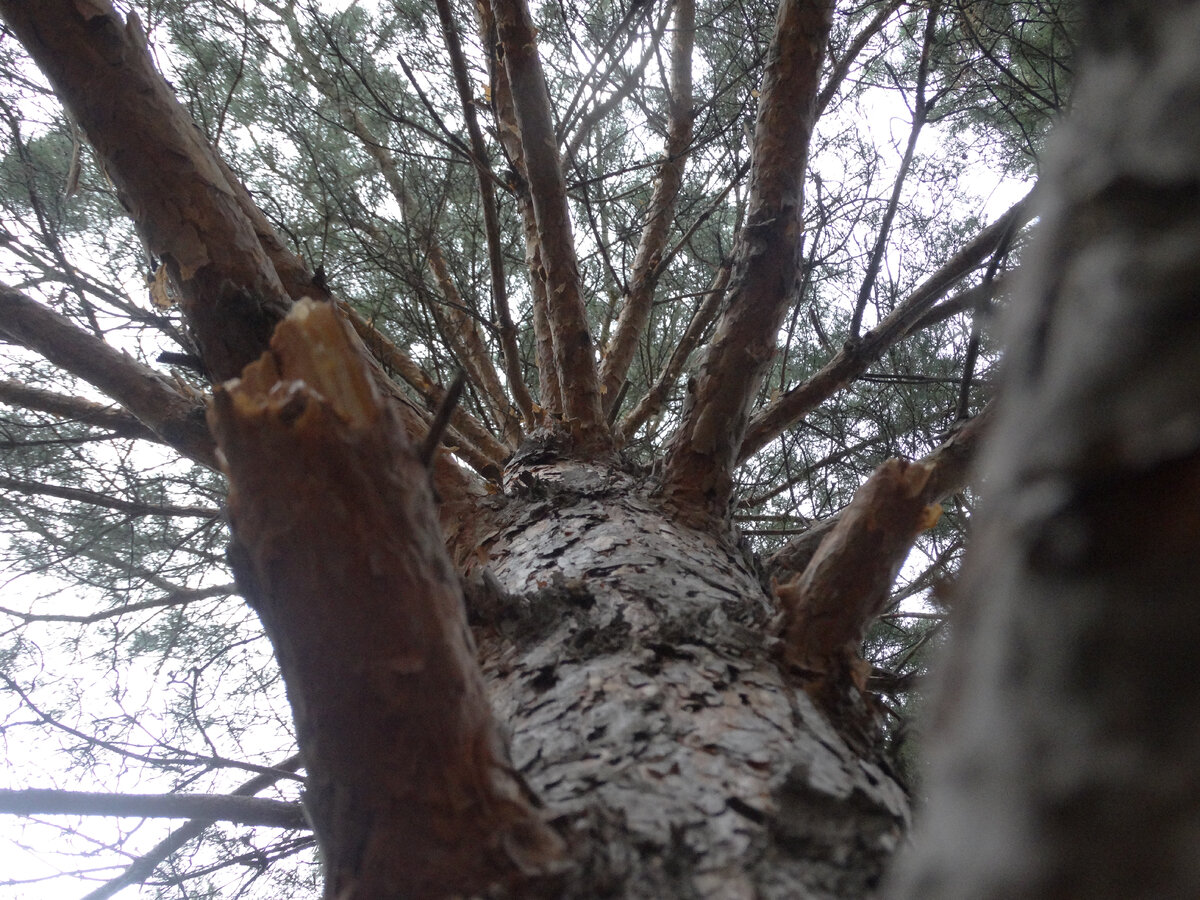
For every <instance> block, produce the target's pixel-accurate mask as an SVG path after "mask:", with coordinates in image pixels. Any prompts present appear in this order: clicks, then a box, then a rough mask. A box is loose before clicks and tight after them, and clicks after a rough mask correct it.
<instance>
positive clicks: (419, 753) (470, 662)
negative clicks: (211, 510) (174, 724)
mask: <svg viewBox="0 0 1200 900" xmlns="http://www.w3.org/2000/svg"><path fill="white" fill-rule="evenodd" d="M210 415H211V420H212V424H213V429H214V433H215V434H216V435H217V438H218V441H219V443H220V446H221V450H222V453H223V454H224V457H225V459H226V461H227V467H228V475H229V479H230V494H229V511H230V522H231V526H232V528H233V531H234V535H235V551H233V552H234V559H235V571H236V572H237V574H238V578H239V583H240V584H242V585H243V586H244V589H245V593H246V596H247V599H248V600H249V601H250V602H251V604H252V605H253V606H254V608H255V609H256V611H257V612H258V614H259V616H260V618H261V619H262V621H263V624H264V627H265V629H266V631H267V634H268V636H269V637H270V638H271V641H272V644H273V646H274V648H275V653H276V657H277V658H278V660H279V663H280V667H281V669H282V672H283V676H284V680H285V683H286V684H287V687H288V698H289V701H290V702H291V705H292V710H293V714H294V717H295V721H296V730H297V739H298V741H299V745H300V750H301V753H302V755H303V757H304V761H305V766H306V769H307V771H308V779H307V793H306V800H305V803H306V807H307V810H308V813H309V817H310V818H311V820H312V822H313V825H314V829H315V831H316V834H317V840H318V843H319V845H320V847H321V851H322V858H323V860H324V864H325V868H326V887H325V896H326V897H327V898H330V900H333V898H340V897H345V896H361V897H401V896H403V897H413V898H433V897H444V896H446V894H447V892H450V893H456V892H462V893H471V892H475V891H479V890H482V889H484V888H486V886H488V885H490V884H492V883H495V882H514V881H519V880H520V878H521V877H523V876H522V873H527V872H531V871H535V870H537V869H538V868H539V867H540V866H542V865H544V864H546V863H548V862H549V861H551V860H552V859H554V858H555V857H557V855H558V854H559V852H560V849H559V843H558V840H557V838H556V837H555V836H554V834H553V832H551V831H549V830H548V829H547V828H546V827H545V826H544V825H542V824H541V822H540V821H539V819H538V818H537V815H536V813H535V812H534V810H533V809H532V808H531V807H530V805H529V801H528V799H527V798H526V795H525V794H523V793H522V791H521V787H520V784H519V782H518V781H516V779H515V778H514V776H513V773H512V772H511V770H510V768H509V766H508V764H507V761H506V759H505V750H504V747H503V744H502V742H501V740H500V736H499V732H498V730H497V728H496V725H495V723H494V721H493V719H492V716H491V711H490V709H489V707H488V703H487V699H486V696H485V692H484V688H483V681H482V678H481V675H480V671H479V667H478V664H477V663H476V662H475V659H474V648H473V646H472V643H471V638H470V635H469V633H468V632H467V628H466V621H465V615H464V611H463V607H462V595H461V591H460V588H459V582H458V579H457V577H456V575H455V573H454V569H453V567H452V565H451V562H450V559H449V557H448V556H447V553H446V548H445V544H444V543H443V537H442V533H441V529H440V528H439V524H438V517H437V510H436V507H435V505H434V500H433V494H432V492H431V490H430V486H429V479H428V475H427V473H426V470H425V468H424V466H423V465H422V464H421V462H420V460H419V459H418V457H417V454H416V452H415V449H414V448H413V446H412V444H411V442H410V441H409V440H408V438H407V437H406V436H405V432H404V428H403V427H402V426H401V424H400V422H399V421H398V419H397V418H396V417H395V415H394V413H393V412H392V407H391V406H390V405H388V404H385V403H384V402H383V401H382V399H381V397H380V395H379V393H378V392H377V391H376V389H375V388H374V386H373V382H372V379H371V377H370V374H369V372H368V370H367V369H366V368H365V366H363V364H362V362H361V356H360V355H359V353H358V352H357V350H356V349H355V339H354V337H353V332H352V331H350V330H349V327H348V326H347V325H344V324H343V323H342V322H341V321H340V319H339V318H338V316H337V314H336V312H335V308H334V307H333V306H332V305H331V304H317V303H312V302H309V301H305V302H301V303H300V304H298V305H297V306H296V308H295V311H294V312H293V313H292V315H291V316H289V317H288V318H287V319H286V320H285V322H284V323H283V324H282V325H281V326H280V327H279V329H278V330H277V331H276V334H275V336H274V338H273V339H272V341H271V352H270V353H269V354H265V355H264V356H263V357H262V359H261V360H259V361H258V362H257V363H255V364H254V365H252V366H249V367H248V368H247V369H246V371H245V372H244V373H243V376H242V378H241V379H239V380H236V381H233V382H230V383H228V384H227V385H225V386H223V387H220V388H218V390H217V393H216V395H215V398H214V405H213V409H212V413H211V414H210ZM314 548H319V552H314ZM400 847H403V848H405V852H403V853H398V852H397V848H400Z"/></svg>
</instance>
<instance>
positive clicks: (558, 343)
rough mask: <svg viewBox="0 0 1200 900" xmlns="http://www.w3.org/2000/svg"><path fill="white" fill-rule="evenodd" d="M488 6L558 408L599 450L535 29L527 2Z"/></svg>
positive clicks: (587, 337) (605, 434) (594, 380)
mask: <svg viewBox="0 0 1200 900" xmlns="http://www.w3.org/2000/svg"><path fill="white" fill-rule="evenodd" d="M492 10H493V12H494V14H495V17H496V33H497V36H498V37H499V47H500V48H501V50H502V52H503V58H504V69H505V72H506V73H507V75H508V83H509V87H510V89H511V91H512V101H513V110H514V113H515V115H516V120H517V129H518V131H519V132H520V136H521V146H522V149H523V150H524V153H525V167H526V172H525V174H526V177H527V178H528V183H529V194H530V200H531V202H532V205H533V212H534V217H535V218H536V220H537V229H538V236H539V238H540V250H541V264H542V266H543V267H544V269H545V272H546V276H545V278H546V318H547V321H548V323H549V326H550V335H551V339H552V341H553V344H554V364H555V368H556V370H557V372H558V378H559V382H560V384H561V392H562V403H563V413H564V415H565V417H566V424H567V426H568V428H569V429H570V430H571V434H572V436H573V437H574V439H575V443H576V446H577V447H578V449H579V450H580V451H583V452H587V451H595V450H602V449H604V448H605V447H607V446H609V444H610V443H611V438H610V435H609V430H608V423H607V422H606V420H605V418H604V411H603V408H602V405H601V395H600V378H599V374H598V373H597V371H596V359H595V348H594V346H593V344H592V335H591V332H590V330H589V328H588V320H587V310H586V309H585V308H584V304H583V295H582V292H581V288H580V283H579V266H578V263H577V261H576V259H575V242H574V237H573V235H572V231H571V214H570V211H569V210H568V208H567V190H566V184H565V182H564V180H563V174H562V165H561V161H560V160H559V155H558V141H557V139H556V137H555V133H554V123H553V121H552V115H551V111H550V94H549V91H548V90H547V87H546V79H545V76H544V74H543V73H542V63H541V60H540V59H539V57H538V51H537V32H536V29H534V27H533V21H532V20H531V18H530V16H529V7H528V6H527V5H526V3H525V0H493V3H492Z"/></svg>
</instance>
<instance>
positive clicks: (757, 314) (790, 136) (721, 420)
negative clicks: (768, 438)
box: [663, 0, 833, 518]
mask: <svg viewBox="0 0 1200 900" xmlns="http://www.w3.org/2000/svg"><path fill="white" fill-rule="evenodd" d="M832 17H833V3H832V2H831V0H782V2H781V3H780V5H779V12H778V16H777V18H776V22H775V33H774V36H773V37H772V39H771V46H770V48H769V50H768V51H767V59H766V66H765V71H764V74H763V82H762V89H761V91H762V94H761V99H760V101H759V108H758V120H757V123H756V125H755V131H754V165H753V168H752V169H751V173H750V197H749V201H748V205H747V214H746V225H745V226H744V227H743V229H742V231H741V233H740V234H739V236H738V241H737V245H736V247H735V250H734V260H733V271H732V275H731V277H730V287H729V291H728V293H727V294H726V299H725V306H724V308H723V310H722V313H721V317H720V319H719V321H718V325H717V332H716V334H715V336H714V337H713V340H712V342H711V344H710V345H709V348H708V352H707V353H706V355H705V358H704V362H703V364H702V365H701V367H700V371H699V373H698V374H697V376H696V379H695V384H694V386H693V385H689V394H688V397H687V401H686V403H685V405H684V411H683V420H682V422H681V423H680V427H679V430H678V431H677V433H676V435H675V437H674V438H673V439H672V442H671V445H670V448H669V450H668V451H667V457H666V463H665V465H664V471H663V495H664V498H665V499H666V501H667V502H668V503H669V504H671V505H672V506H673V507H675V508H676V509H677V510H678V511H679V512H680V514H682V515H687V516H689V517H692V518H714V517H716V518H720V517H723V516H725V515H726V513H727V512H728V504H729V500H730V494H731V492H732V489H733V468H734V465H735V462H736V459H737V453H738V448H739V447H740V446H741V444H742V438H743V435H744V434H745V430H746V422H747V418H748V416H749V410H750V403H751V401H752V400H753V398H754V395H755V393H756V391H757V390H758V387H759V384H760V383H761V381H762V377H763V374H764V373H765V372H766V369H767V366H768V365H769V364H770V361H771V358H772V356H773V355H774V352H775V340H776V334H777V332H778V330H779V326H780V324H781V323H782V320H783V314H784V312H785V310H786V309H787V308H788V306H789V305H790V304H791V303H792V302H793V299H794V298H793V294H794V290H795V287H796V284H797V283H798V277H799V272H800V254H801V249H802V234H803V227H804V224H803V205H804V203H803V201H804V177H805V170H806V167H807V161H808V145H809V139H810V138H811V136H812V129H813V126H814V124H815V122H816V119H815V114H816V93H817V87H818V84H819V81H820V75H821V67H822V65H823V63H824V60H825V49H826V43H827V42H828V39H829V30H830V27H831V24H832Z"/></svg>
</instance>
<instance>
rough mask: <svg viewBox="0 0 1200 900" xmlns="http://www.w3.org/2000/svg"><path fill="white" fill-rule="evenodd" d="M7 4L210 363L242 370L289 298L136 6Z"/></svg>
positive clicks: (68, 0) (54, 0)
mask: <svg viewBox="0 0 1200 900" xmlns="http://www.w3.org/2000/svg"><path fill="white" fill-rule="evenodd" d="M0 14H3V16H4V18H5V20H6V21H7V23H8V25H9V27H10V28H12V30H13V32H14V33H15V34H16V35H17V37H18V39H19V40H20V41H21V43H22V44H24V45H25V48H26V50H27V51H28V52H29V54H30V56H32V57H33V59H34V61H35V62H36V63H37V64H38V66H39V67H40V68H41V69H42V71H43V72H44V73H45V74H46V77H47V78H49V80H50V82H51V84H53V85H54V89H55V91H56V92H57V93H58V95H59V97H60V98H61V99H62V101H63V103H64V105H65V106H66V107H67V109H68V110H69V111H70V113H71V116H72V118H73V119H74V120H75V121H76V122H78V123H79V125H80V126H81V127H82V128H83V130H84V132H85V133H86V134H87V136H88V140H89V141H90V142H91V143H92V146H93V147H95V149H96V153H97V155H98V156H99V158H100V160H101V161H102V164H103V165H104V168H105V171H106V172H107V173H108V176H109V178H111V179H112V182H113V184H114V185H116V187H117V190H118V192H119V194H120V196H121V200H122V202H123V203H124V204H125V206H126V208H127V209H128V210H129V213H130V215H131V216H132V218H133V220H134V223H135V224H136V225H137V228H138V231H139V232H140V233H141V235H142V238H143V240H144V241H145V243H146V246H147V247H148V248H149V249H150V252H152V253H153V254H154V255H155V256H157V257H160V258H161V259H162V260H163V262H164V263H165V264H166V266H167V270H168V271H169V272H170V274H171V277H172V279H173V280H174V281H175V283H176V284H177V285H178V286H179V289H180V295H181V298H182V299H181V302H180V305H181V307H182V309H183V311H184V314H185V315H186V316H187V319H188V323H189V325H190V326H191V329H192V333H193V335H194V337H195V339H196V342H197V344H198V346H199V349H200V354H201V357H202V358H203V360H204V363H205V365H206V366H207V368H208V370H209V371H210V373H211V374H212V375H213V377H214V378H217V379H223V378H229V377H232V376H233V375H236V374H237V373H238V372H239V371H241V368H242V366H244V365H245V364H246V363H248V362H249V361H251V360H253V359H255V358H257V357H258V355H259V354H260V353H261V352H262V350H263V348H264V347H265V346H266V343H267V339H268V338H269V337H270V334H271V330H272V329H273V328H274V326H275V323H276V322H277V321H278V320H279V319H280V318H281V317H282V316H283V315H284V313H285V312H286V310H287V308H288V306H289V304H290V302H291V301H290V299H289V297H288V296H287V293H286V292H285V291H284V289H283V285H282V284H281V283H280V280H279V278H278V276H277V275H276V273H275V269H274V268H273V267H272V265H271V263H270V261H269V260H268V259H267V256H266V254H265V252H264V250H263V247H262V245H261V244H260V242H259V240H258V236H257V235H256V234H255V231H254V228H253V226H252V225H251V223H250V222H249V221H248V220H247V218H246V217H245V216H244V215H243V214H242V212H241V210H240V208H239V204H238V201H237V198H236V197H235V196H234V191H233V189H232V188H231V187H230V185H229V183H228V182H227V181H226V179H225V176H224V174H223V172H222V171H221V167H220V165H219V163H218V162H217V159H216V154H215V153H214V152H213V150H212V148H211V147H210V146H209V145H208V143H207V142H206V141H205V140H204V137H203V135H202V133H201V132H200V130H199V129H198V128H197V127H196V125H195V123H194V122H193V121H192V119H191V117H190V116H188V114H187V112H186V111H185V110H184V109H183V107H182V106H180V104H179V102H178V101H177V100H176V99H175V96H174V94H173V93H172V91H171V88H170V87H169V86H168V85H167V83H166V81H164V80H163V78H162V76H161V75H159V73H158V72H157V71H156V70H155V68H154V65H153V63H152V61H151V59H150V54H149V52H148V50H147V46H146V38H145V34H144V33H143V32H142V29H141V25H140V23H139V22H138V20H137V17H136V16H135V15H133V14H130V17H129V21H128V22H122V21H121V18H120V16H119V15H118V14H117V13H116V12H115V11H114V10H113V8H112V7H111V5H109V3H108V2H107V0H94V2H90V3H87V4H81V3H76V2H72V0H45V2H40V3H22V2H18V0H2V2H0Z"/></svg>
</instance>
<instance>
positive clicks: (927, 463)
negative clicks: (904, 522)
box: [767, 406, 994, 578]
mask: <svg viewBox="0 0 1200 900" xmlns="http://www.w3.org/2000/svg"><path fill="white" fill-rule="evenodd" d="M993 415H994V413H993V412H992V407H991V406H988V407H987V408H986V409H985V410H984V411H983V412H981V413H980V414H979V415H977V416H975V418H973V419H971V420H970V421H969V422H967V423H966V424H964V425H963V426H961V427H960V428H958V429H957V430H956V431H955V432H954V434H952V435H951V436H950V437H949V438H947V439H946V440H945V441H943V442H942V444H941V445H940V446H938V448H937V449H936V450H934V451H933V452H932V453H928V454H926V455H925V456H923V457H921V459H920V460H918V462H919V463H920V464H921V465H922V466H923V467H924V468H925V469H926V471H927V472H928V478H927V479H926V481H925V486H924V487H923V488H922V489H921V496H920V500H921V503H922V504H924V505H926V506H932V505H933V504H935V503H938V502H940V501H941V500H943V499H945V498H946V497H948V496H949V495H951V494H953V493H956V492H958V491H960V490H962V489H963V487H964V486H965V485H966V484H967V477H968V475H969V474H970V470H971V464H972V461H973V460H974V459H975V455H976V453H977V452H978V451H979V446H980V443H981V441H982V438H983V436H984V435H985V434H986V433H987V429H988V426H989V424H990V423H991V421H992V417H993ZM844 512H845V510H842V511H840V512H837V513H835V514H834V515H832V516H829V517H828V518H826V519H821V520H820V521H819V522H814V523H813V525H812V526H811V527H810V528H808V529H807V530H806V531H805V532H804V533H803V534H801V535H799V536H797V537H795V538H793V539H792V540H790V541H788V542H787V543H786V544H784V545H783V546H782V547H780V548H779V549H778V550H776V551H775V552H774V553H773V554H771V556H769V557H768V558H767V571H768V572H773V573H775V574H776V575H777V577H780V578H782V577H784V576H785V575H787V574H789V573H796V574H799V573H800V572H803V571H804V569H805V568H806V567H807V566H808V564H809V562H811V561H812V558H813V555H814V554H815V553H816V552H817V548H818V547H819V546H820V545H821V542H822V541H823V540H825V538H826V537H827V536H828V535H829V533H830V532H831V531H833V529H834V527H836V525H837V524H838V522H840V521H841V517H842V514H843V513H844Z"/></svg>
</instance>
